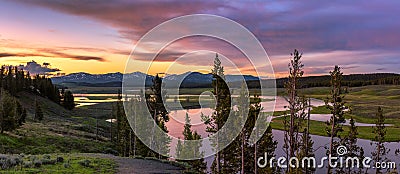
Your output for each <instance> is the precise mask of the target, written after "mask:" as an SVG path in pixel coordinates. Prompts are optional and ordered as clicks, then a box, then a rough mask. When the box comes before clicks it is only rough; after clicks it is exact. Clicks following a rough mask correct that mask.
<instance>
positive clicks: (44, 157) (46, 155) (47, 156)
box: [43, 154, 51, 159]
mask: <svg viewBox="0 0 400 174" xmlns="http://www.w3.org/2000/svg"><path fill="white" fill-rule="evenodd" d="M50 158H51V156H50V155H49V154H44V155H43V159H50Z"/></svg>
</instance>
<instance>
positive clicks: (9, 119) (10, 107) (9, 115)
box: [0, 91, 18, 133]
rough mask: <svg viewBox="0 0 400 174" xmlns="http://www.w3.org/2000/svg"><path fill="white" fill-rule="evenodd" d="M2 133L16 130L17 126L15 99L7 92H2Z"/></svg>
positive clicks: (0, 109) (0, 100) (0, 103)
mask: <svg viewBox="0 0 400 174" xmlns="http://www.w3.org/2000/svg"><path fill="white" fill-rule="evenodd" d="M0 105H1V108H0V111H1V112H0V113H1V115H0V132H1V133H3V132H4V131H11V130H14V129H15V128H16V127H17V126H18V123H17V121H16V120H17V119H16V115H15V107H16V105H15V99H14V97H12V96H11V95H10V94H8V93H7V92H4V91H2V92H1V94H0Z"/></svg>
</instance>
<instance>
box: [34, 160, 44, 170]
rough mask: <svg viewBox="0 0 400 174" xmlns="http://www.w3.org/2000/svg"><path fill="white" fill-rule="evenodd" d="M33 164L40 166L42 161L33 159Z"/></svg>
mask: <svg viewBox="0 0 400 174" xmlns="http://www.w3.org/2000/svg"><path fill="white" fill-rule="evenodd" d="M33 165H34V166H35V167H36V168H40V167H41V166H42V161H41V160H35V161H33Z"/></svg>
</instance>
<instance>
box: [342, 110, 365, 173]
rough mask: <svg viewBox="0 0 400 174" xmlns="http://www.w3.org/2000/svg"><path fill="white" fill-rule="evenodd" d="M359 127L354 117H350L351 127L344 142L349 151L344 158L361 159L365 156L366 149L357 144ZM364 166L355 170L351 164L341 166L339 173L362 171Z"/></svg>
mask: <svg viewBox="0 0 400 174" xmlns="http://www.w3.org/2000/svg"><path fill="white" fill-rule="evenodd" d="M357 136H358V128H357V126H356V125H355V121H354V119H353V117H352V118H351V119H350V128H349V131H348V134H347V135H346V136H345V137H344V138H343V142H342V144H343V145H344V146H345V147H346V148H347V153H346V154H344V156H343V157H344V158H347V157H351V158H353V157H357V158H358V159H359V160H360V161H361V160H362V159H363V158H364V150H363V148H362V147H359V146H358V145H357ZM361 169H362V166H359V170H354V169H353V168H352V167H351V166H350V165H349V166H348V167H347V168H339V170H337V173H361Z"/></svg>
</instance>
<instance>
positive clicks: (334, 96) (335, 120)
mask: <svg viewBox="0 0 400 174" xmlns="http://www.w3.org/2000/svg"><path fill="white" fill-rule="evenodd" d="M330 74H331V94H330V97H329V98H328V99H327V101H326V106H327V107H328V109H329V110H330V111H331V114H332V116H331V119H330V120H329V121H328V122H327V123H326V124H327V127H326V132H327V134H328V136H330V143H329V145H330V146H329V148H328V150H327V154H328V155H330V156H335V155H336V151H335V150H334V149H336V148H337V147H338V146H339V145H340V142H341V137H340V135H339V133H340V132H343V129H342V126H341V125H340V124H339V123H341V122H344V113H345V110H346V106H345V105H344V104H345V102H344V100H343V99H344V97H345V96H344V92H343V88H342V79H343V73H342V72H341V71H340V67H339V66H335V69H334V70H333V71H331V72H330ZM327 172H328V173H332V171H331V166H330V165H328V171H327Z"/></svg>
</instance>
